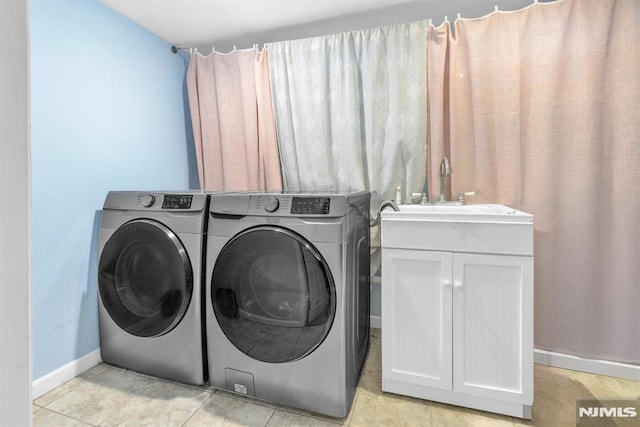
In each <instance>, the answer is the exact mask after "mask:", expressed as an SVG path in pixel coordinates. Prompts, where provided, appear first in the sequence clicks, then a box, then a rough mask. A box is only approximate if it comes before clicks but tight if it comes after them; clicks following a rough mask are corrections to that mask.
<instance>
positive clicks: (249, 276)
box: [206, 192, 370, 417]
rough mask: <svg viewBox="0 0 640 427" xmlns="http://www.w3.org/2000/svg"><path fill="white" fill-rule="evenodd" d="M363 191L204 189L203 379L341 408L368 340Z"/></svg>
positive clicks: (304, 404)
mask: <svg viewBox="0 0 640 427" xmlns="http://www.w3.org/2000/svg"><path fill="white" fill-rule="evenodd" d="M369 200H370V194H369V193H368V192H358V193H349V194H333V193H323V194H320V193H269V194H217V195H211V201H210V208H209V211H210V218H209V229H208V233H207V254H208V255H207V262H206V265H207V267H206V269H207V274H206V325H207V342H208V354H209V359H208V360H209V372H210V382H211V384H212V385H214V386H216V387H219V388H223V389H226V390H230V391H232V392H235V393H239V394H243V395H248V396H254V397H256V398H259V399H263V400H266V401H270V402H274V403H278V404H283V405H288V406H291V407H295V408H300V409H305V410H309V411H313V412H317V413H321V414H326V415H330V416H334V417H345V416H346V415H347V414H348V412H349V409H350V407H351V404H352V402H353V397H354V395H355V391H356V388H357V385H358V381H359V378H360V374H361V371H362V367H363V364H364V360H365V357H366V355H367V352H368V348H369V203H370V201H369Z"/></svg>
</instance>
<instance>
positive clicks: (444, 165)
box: [440, 157, 451, 202]
mask: <svg viewBox="0 0 640 427" xmlns="http://www.w3.org/2000/svg"><path fill="white" fill-rule="evenodd" d="M448 176H451V168H450V167H449V159H447V158H446V157H443V158H442V162H441V163H440V201H441V202H444V201H445V200H446V198H445V195H444V180H445V178H446V177H448Z"/></svg>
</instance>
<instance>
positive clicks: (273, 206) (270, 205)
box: [264, 196, 280, 212]
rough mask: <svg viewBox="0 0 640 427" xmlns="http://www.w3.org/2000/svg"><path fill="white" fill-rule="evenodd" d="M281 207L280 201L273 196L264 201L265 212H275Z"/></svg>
mask: <svg viewBox="0 0 640 427" xmlns="http://www.w3.org/2000/svg"><path fill="white" fill-rule="evenodd" d="M279 206H280V201H279V200H278V199H277V198H275V197H273V196H270V197H268V198H267V200H265V201H264V210H265V211H267V212H275V211H276V210H278V207H279Z"/></svg>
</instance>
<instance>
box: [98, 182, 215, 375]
mask: <svg viewBox="0 0 640 427" xmlns="http://www.w3.org/2000/svg"><path fill="white" fill-rule="evenodd" d="M207 200H208V196H207V195H205V194H202V193H194V192H181V193H167V192H165V193H156V192H136V191H127V192H110V193H109V194H108V195H107V198H106V200H105V203H104V209H103V213H102V222H101V226H100V240H99V248H98V249H99V252H98V253H99V263H98V291H99V296H100V297H99V298H98V314H99V323H100V350H101V353H102V359H103V361H104V362H106V363H109V364H112V365H116V366H120V367H122V368H127V369H131V370H133V371H138V372H142V373H145V374H149V375H153V376H156V377H160V378H165V379H169V380H175V381H180V382H184V383H190V384H203V383H204V382H205V381H206V362H205V356H204V355H203V353H204V351H206V346H205V345H204V343H203V339H204V334H203V332H202V330H203V322H204V316H203V313H204V312H203V309H202V295H203V290H202V271H203V270H202V250H203V249H204V238H205V231H206V229H205V227H206V214H207Z"/></svg>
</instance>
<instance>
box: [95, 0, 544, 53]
mask: <svg viewBox="0 0 640 427" xmlns="http://www.w3.org/2000/svg"><path fill="white" fill-rule="evenodd" d="M101 1H102V2H103V3H104V4H106V5H107V6H109V7H110V8H112V9H114V10H115V11H117V12H118V13H120V14H122V15H124V16H126V17H128V18H129V19H131V20H132V21H134V22H136V23H137V24H139V25H141V26H142V27H144V28H146V29H148V30H149V31H151V32H153V33H155V34H157V35H158V36H160V37H161V38H163V39H164V40H166V41H168V42H169V43H171V44H173V45H176V46H178V47H201V48H204V47H206V48H210V47H211V46H215V48H216V50H218V51H226V50H231V49H233V46H237V47H238V48H243V47H250V46H252V45H253V44H254V43H266V42H271V41H280V40H292V39H299V38H304V37H312V36H317V35H324V34H331V33H336V32H341V31H351V30H356V29H362V28H372V27H377V26H382V25H390V24H397V23H401V22H409V21H416V20H420V19H429V18H431V19H433V23H434V24H435V25H439V24H440V23H441V22H442V21H443V20H444V17H445V16H448V17H449V20H450V21H453V20H455V18H456V16H457V14H458V13H460V14H461V16H462V17H465V18H473V17H478V16H482V15H485V14H487V13H490V12H491V11H493V10H494V6H498V7H499V8H500V10H515V9H520V8H522V7H524V6H527V5H529V4H531V3H532V2H533V0H314V1H311V0H101ZM543 1H550V0H543Z"/></svg>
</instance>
